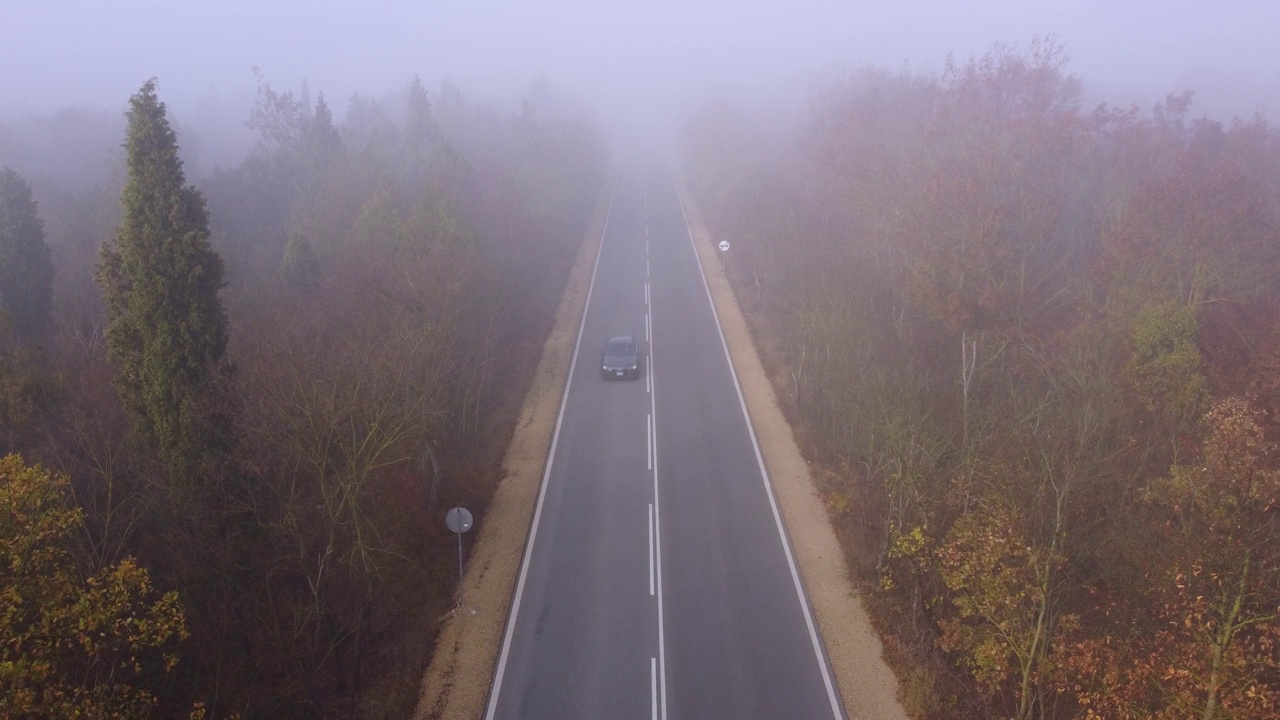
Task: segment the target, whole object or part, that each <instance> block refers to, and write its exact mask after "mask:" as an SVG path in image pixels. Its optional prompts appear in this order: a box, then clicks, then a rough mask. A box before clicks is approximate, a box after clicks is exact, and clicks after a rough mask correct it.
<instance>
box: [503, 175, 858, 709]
mask: <svg viewBox="0 0 1280 720" xmlns="http://www.w3.org/2000/svg"><path fill="white" fill-rule="evenodd" d="M623 334H631V335H634V336H636V338H637V339H638V340H639V341H640V345H641V350H642V373H641V375H642V377H641V379H640V380H639V381H630V382H626V381H605V380H603V379H601V377H600V362H599V360H600V351H601V349H602V348H603V345H604V342H605V340H606V339H607V338H608V337H610V336H613V335H623ZM841 717H842V712H841V709H840V705H839V702H838V700H837V699H836V694H835V690H834V687H833V686H832V683H831V679H830V672H829V670H828V668H827V664H826V660H825V658H824V657H823V655H822V646H821V643H820V642H819V640H818V638H817V635H816V634H815V633H814V630H813V622H812V618H811V616H810V613H809V610H808V605H807V602H806V601H805V599H804V595H803V590H802V587H801V583H800V581H799V577H798V575H797V574H796V571H795V564H794V562H793V561H792V558H791V555H790V550H789V549H788V547H787V544H786V540H785V534H784V532H783V531H782V525H781V522H780V520H779V519H778V513H777V508H776V505H775V503H774V500H773V497H772V493H771V491H770V488H769V485H768V482H767V479H766V476H765V474H764V468H763V463H762V462H761V461H760V455H759V451H758V447H757V444H756V441H755V438H754V435H753V432H752V430H751V428H750V424H749V422H748V420H747V415H746V410H745V404H744V403H743V402H742V396H741V392H740V390H739V388H738V385H737V381H736V378H735V377H734V376H733V371H732V368H731V366H730V363H729V361H728V355H727V351H726V349H725V346H724V341H723V337H722V335H721V333H720V329H719V325H718V323H717V321H716V318H715V316H714V310H713V308H712V305H711V303H710V298H709V294H708V292H707V289H706V283H705V280H704V278H703V275H702V268H701V267H700V266H699V264H698V261H697V257H696V254H695V253H694V248H693V245H692V241H691V238H690V234H689V231H688V225H687V222H686V221H685V217H684V212H683V208H682V206H681V204H680V199H679V196H678V195H677V193H676V191H675V186H674V184H673V181H672V179H671V177H670V176H669V175H668V174H665V173H653V174H650V173H647V172H645V171H643V170H640V169H639V168H624V170H623V172H621V173H620V174H619V176H618V179H617V180H616V182H615V184H614V188H613V192H612V196H611V200H610V208H609V212H608V217H607V220H606V223H605V231H604V237H603V238H602V241H601V246H600V253H599V255H598V257H597V260H596V267H595V271H594V274H593V278H592V282H591V289H590V291H589V293H588V299H587V307H586V310H585V314H584V317H583V320H582V325H581V327H580V330H579V338H578V347H577V351H576V354H575V357H574V360H573V362H572V364H571V366H570V377H569V383H568V385H567V387H566V389H565V395H564V399H563V402H562V406H561V410H560V417H559V420H558V421H557V427H556V430H555V434H554V436H553V440H552V445H551V454H550V457H549V459H548V464H547V470H546V473H545V474H544V477H543V486H542V489H541V494H540V495H539V499H538V503H537V506H536V510H535V513H534V520H533V526H532V528H531V531H530V536H529V540H528V543H527V546H526V548H525V557H524V561H523V564H522V566H521V571H520V575H519V580H518V582H517V588H516V594H515V597H514V601H513V604H512V611H511V615H510V617H509V618H508V622H507V626H506V632H505V635H504V638H503V644H502V650H501V653H500V656H499V660H498V666H497V670H496V672H495V677H494V685H493V688H492V690H491V691H490V697H489V704H488V709H487V714H486V719H487V720H495V719H499V718H500V719H502V720H515V719H517V718H519V719H525V720H533V719H546V720H552V719H554V720H562V719H571V718H583V719H586V718H592V719H595V718H610V719H611V718H654V719H659V718H660V719H661V720H666V719H667V718H672V719H673V720H702V719H707V718H769V719H770V720H773V719H775V718H797V719H799V718H804V719H806V720H811V719H813V718H837V719H838V718H841Z"/></svg>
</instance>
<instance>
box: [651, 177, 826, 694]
mask: <svg viewBox="0 0 1280 720" xmlns="http://www.w3.org/2000/svg"><path fill="white" fill-rule="evenodd" d="M672 183H673V184H675V177H674V175H673V176H672ZM675 189H676V197H677V198H678V199H679V200H680V214H681V215H683V216H684V229H685V233H686V234H687V235H688V236H689V249H691V250H693V258H694V260H695V261H697V263H698V274H699V275H701V276H702V287H703V289H705V290H706V292H707V302H708V303H710V304H711V316H712V317H713V318H714V319H715V321H716V330H717V332H719V333H720V346H721V347H722V348H724V357H725V360H726V361H727V362H728V363H729V375H730V376H731V377H732V378H733V388H734V390H736V391H737V393H738V405H739V406H740V407H741V408H742V417H744V418H746V421H747V432H748V434H750V435H751V447H752V448H754V449H755V452H756V463H757V464H758V465H759V466H760V478H761V480H762V481H763V482H764V489H765V493H766V494H768V496H769V506H770V507H771V508H773V521H774V523H775V524H776V525H777V528H778V537H779V539H781V540H782V549H783V551H784V552H785V553H786V556H787V566H788V567H789V568H791V580H792V582H794V583H795V587H796V596H797V598H799V600H800V609H801V610H802V611H803V612H804V624H805V626H806V627H807V628H808V629H809V640H810V641H811V642H812V643H813V652H814V656H815V657H816V658H817V660H818V667H819V669H821V671H822V683H823V685H825V686H826V689H827V699H828V700H830V701H831V713H832V715H834V716H835V717H836V718H844V717H845V715H844V711H843V710H842V709H841V707H840V699H839V698H838V696H837V695H836V690H835V685H834V684H833V683H832V681H831V671H830V670H829V669H828V668H827V656H826V652H825V651H824V649H823V646H822V641H821V640H820V639H819V638H818V632H817V630H816V629H815V628H814V624H813V612H812V610H811V609H810V608H809V598H808V596H807V595H806V594H805V591H804V584H803V583H802V582H801V581H800V573H799V572H798V571H797V570H796V560H795V557H794V556H793V555H792V553H791V540H790V539H789V538H788V537H787V529H786V526H785V525H783V524H782V515H781V513H779V512H778V502H777V500H776V499H774V497H773V484H772V483H771V482H770V481H769V471H768V470H767V469H765V466H764V456H763V455H762V454H761V453H760V442H759V441H758V440H757V439H756V428H755V426H754V425H753V424H752V423H751V414H750V413H749V412H747V401H746V398H744V397H743V395H742V385H741V384H740V383H739V382H738V372H737V371H736V370H735V369H734V367H733V356H732V355H730V354H729V343H728V341H726V340H725V338H724V328H722V327H721V326H720V314H719V313H718V312H716V303H715V299H714V298H713V297H712V296H711V285H709V284H708V283H707V274H706V272H704V271H703V269H702V258H701V257H700V256H699V255H698V248H697V245H695V244H694V242H695V241H694V239H693V228H691V227H690V226H689V215H688V213H686V212H685V209H684V196H683V195H682V194H681V193H680V186H679V185H675Z"/></svg>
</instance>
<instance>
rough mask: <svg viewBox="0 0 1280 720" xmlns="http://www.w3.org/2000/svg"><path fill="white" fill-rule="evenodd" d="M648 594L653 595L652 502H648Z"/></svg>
mask: <svg viewBox="0 0 1280 720" xmlns="http://www.w3.org/2000/svg"><path fill="white" fill-rule="evenodd" d="M649 594H650V595H653V503H649Z"/></svg>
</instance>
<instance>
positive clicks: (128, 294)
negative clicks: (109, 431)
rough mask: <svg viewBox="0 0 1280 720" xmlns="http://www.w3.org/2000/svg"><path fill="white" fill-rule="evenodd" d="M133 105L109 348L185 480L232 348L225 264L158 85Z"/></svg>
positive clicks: (141, 413)
mask: <svg viewBox="0 0 1280 720" xmlns="http://www.w3.org/2000/svg"><path fill="white" fill-rule="evenodd" d="M129 103H130V110H129V113H128V118H129V126H128V130H127V132H126V139H125V144H124V147H125V149H126V151H127V155H128V167H129V180H128V183H127V185H126V186H125V189H124V193H123V194H122V196H121V203H122V204H123V206H124V219H123V220H122V221H121V223H120V227H119V229H118V230H117V231H116V237H115V243H114V244H109V243H108V244H104V245H103V246H102V252H101V258H100V263H99V266H98V273H97V280H98V282H99V284H101V285H102V288H103V295H104V299H105V302H106V306H107V322H108V325H107V352H108V357H109V358H110V359H111V361H112V362H113V363H115V365H116V366H117V369H118V373H117V376H116V383H117V386H118V388H119V390H120V393H121V395H122V397H123V398H124V400H125V402H126V404H127V405H128V406H129V408H130V410H131V411H132V412H133V413H134V416H135V419H136V423H137V425H136V426H137V427H138V429H139V430H141V431H142V433H143V434H144V435H145V436H146V437H147V438H149V439H150V440H152V441H154V442H155V443H156V444H157V446H158V447H159V450H160V453H161V456H162V457H163V458H164V459H165V460H166V461H167V462H168V463H169V465H170V468H171V469H172V470H173V471H174V472H175V474H176V475H177V476H178V477H184V476H186V475H187V474H188V473H189V471H190V470H191V469H192V468H193V463H195V462H196V460H198V458H199V456H200V455H201V454H202V452H203V451H205V450H207V449H208V448H209V447H210V445H211V442H210V441H211V438H212V436H211V435H209V434H207V433H208V431H209V427H210V426H209V425H208V421H209V418H208V417H207V416H206V415H205V412H204V410H203V409H202V407H201V405H202V403H203V401H204V400H206V399H207V398H208V397H209V392H210V391H211V389H212V387H213V385H214V382H215V380H216V377H217V374H218V372H219V371H220V368H221V367H222V360H223V355H224V353H225V351H226V346H227V318H226V313H225V312H224V310H223V308H222V305H221V303H220V302H219V300H218V290H219V288H221V287H222V284H223V283H222V273H223V265H222V259H221V258H220V257H218V255H217V253H215V252H214V251H213V249H212V248H210V246H209V220H208V214H207V212H206V210H205V203H204V198H203V197H202V196H201V195H200V193H199V192H198V191H197V190H196V189H195V188H193V187H190V186H188V185H186V184H185V182H186V181H185V178H184V176H183V172H182V161H181V159H179V157H178V142H177V137H176V136H175V135H174V132H173V129H172V128H171V127H170V125H169V121H168V120H167V119H166V117H165V106H164V103H162V102H160V101H159V100H158V99H157V97H156V83H155V79H154V78H153V79H151V80H148V81H147V82H146V84H144V85H143V86H142V89H141V90H139V91H138V93H137V94H136V95H134V96H133V97H132V98H131V99H130V101H129Z"/></svg>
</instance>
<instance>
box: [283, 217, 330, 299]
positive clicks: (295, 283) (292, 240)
mask: <svg viewBox="0 0 1280 720" xmlns="http://www.w3.org/2000/svg"><path fill="white" fill-rule="evenodd" d="M280 274H281V275H282V276H283V277H284V280H285V282H286V283H288V285H289V286H290V287H293V288H297V289H298V290H301V291H303V292H311V291H312V290H314V289H315V287H316V285H317V284H318V283H319V282H320V261H319V259H317V258H316V254H315V251H314V250H312V249H311V243H309V242H307V238H306V236H304V235H303V234H302V233H301V232H300V231H298V230H294V231H293V232H291V233H289V244H288V245H286V246H285V248H284V260H283V261H282V262H281V263H280Z"/></svg>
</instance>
